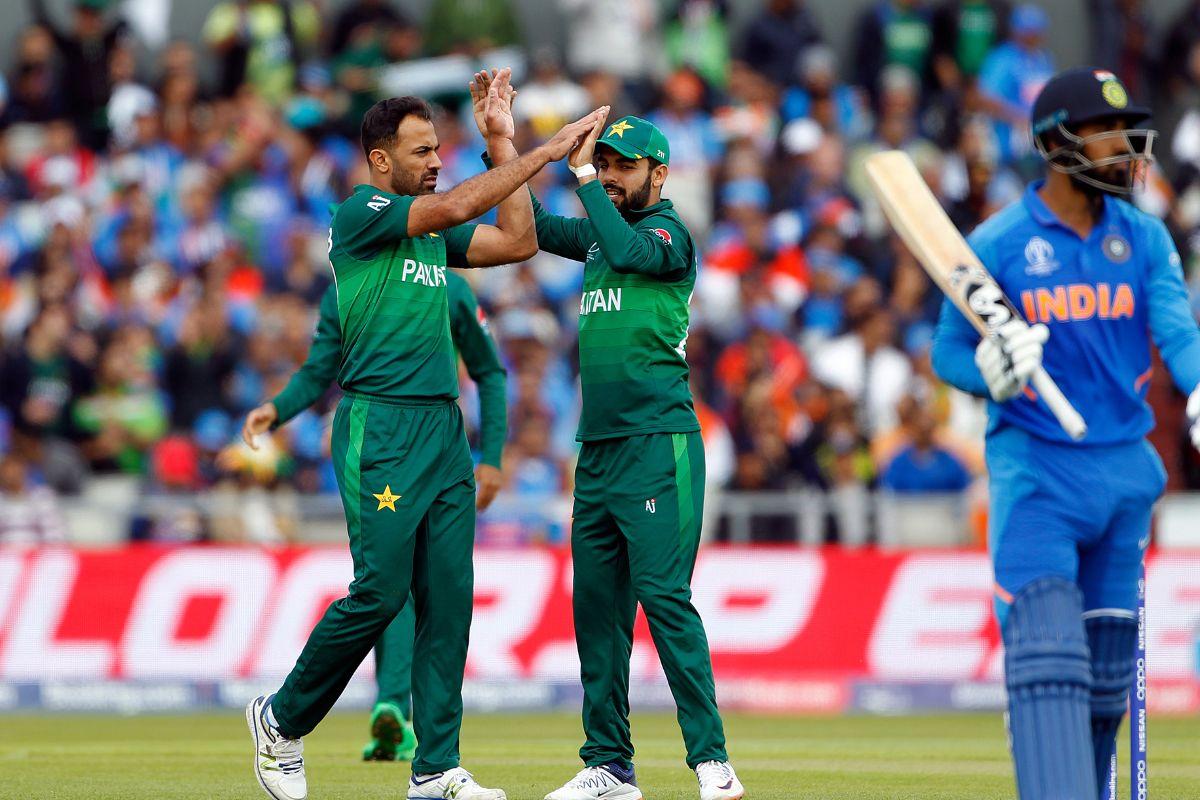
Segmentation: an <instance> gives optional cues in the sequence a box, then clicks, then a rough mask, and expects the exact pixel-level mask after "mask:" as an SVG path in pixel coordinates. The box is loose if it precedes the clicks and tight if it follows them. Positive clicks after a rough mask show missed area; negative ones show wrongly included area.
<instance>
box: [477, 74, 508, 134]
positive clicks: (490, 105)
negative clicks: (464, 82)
mask: <svg viewBox="0 0 1200 800" xmlns="http://www.w3.org/2000/svg"><path fill="white" fill-rule="evenodd" d="M511 79H512V70H511V69H509V68H508V67H505V68H504V69H500V70H497V69H493V70H492V71H491V72H490V73H489V72H488V71H487V70H481V71H479V72H476V73H475V76H474V77H473V78H472V79H471V83H470V84H468V87H469V89H470V90H471V110H472V112H473V114H474V116H475V126H476V127H477V128H478V129H479V135H480V136H482V137H483V138H484V139H487V138H489V137H501V138H505V139H512V137H513V136H514V135H515V134H516V123H515V122H514V121H513V116H512V102H513V99H514V98H515V97H516V96H517V90H516V89H514V88H513V86H512V83H511Z"/></svg>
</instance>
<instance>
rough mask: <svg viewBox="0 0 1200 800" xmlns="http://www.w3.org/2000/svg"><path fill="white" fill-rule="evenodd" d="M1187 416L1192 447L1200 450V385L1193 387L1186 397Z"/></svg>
mask: <svg viewBox="0 0 1200 800" xmlns="http://www.w3.org/2000/svg"><path fill="white" fill-rule="evenodd" d="M1187 418H1188V422H1189V423H1190V426H1189V428H1188V433H1189V435H1190V436H1191V437H1192V447H1195V448H1196V449H1197V450H1200V386H1197V387H1196V388H1195V389H1193V390H1192V394H1191V396H1190V397H1189V398H1188V402H1187Z"/></svg>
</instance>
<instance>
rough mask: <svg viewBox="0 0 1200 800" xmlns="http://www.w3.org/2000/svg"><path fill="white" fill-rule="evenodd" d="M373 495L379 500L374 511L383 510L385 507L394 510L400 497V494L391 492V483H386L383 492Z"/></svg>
mask: <svg viewBox="0 0 1200 800" xmlns="http://www.w3.org/2000/svg"><path fill="white" fill-rule="evenodd" d="M374 497H375V499H376V500H378V501H379V508H377V509H375V510H376V511H383V510H384V509H385V508H386V509H387V510H389V511H395V510H396V501H397V500H399V499H400V497H401V495H398V494H392V485H391V484H388V485H387V486H384V487H383V494H377V495H374Z"/></svg>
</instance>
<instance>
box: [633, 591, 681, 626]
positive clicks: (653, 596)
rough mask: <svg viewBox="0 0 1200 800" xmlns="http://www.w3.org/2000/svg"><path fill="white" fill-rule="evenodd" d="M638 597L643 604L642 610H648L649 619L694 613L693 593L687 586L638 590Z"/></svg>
mask: <svg viewBox="0 0 1200 800" xmlns="http://www.w3.org/2000/svg"><path fill="white" fill-rule="evenodd" d="M637 599H638V602H639V603H641V604H642V610H643V611H645V612H646V619H648V620H655V619H662V618H665V617H669V616H677V615H679V614H680V613H681V612H682V613H684V614H687V615H689V616H691V615H692V614H693V613H694V612H693V611H692V602H691V600H692V594H691V591H690V590H689V589H688V588H687V587H686V586H685V587H679V588H676V589H662V590H660V589H655V590H652V591H647V592H638V597H637Z"/></svg>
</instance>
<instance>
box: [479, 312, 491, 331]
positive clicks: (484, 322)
mask: <svg viewBox="0 0 1200 800" xmlns="http://www.w3.org/2000/svg"><path fill="white" fill-rule="evenodd" d="M475 319H477V320H479V327H481V328H483V329H484V330H485V331H488V332H489V333H491V331H490V330H488V318H487V314H485V313H483V306H475Z"/></svg>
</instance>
